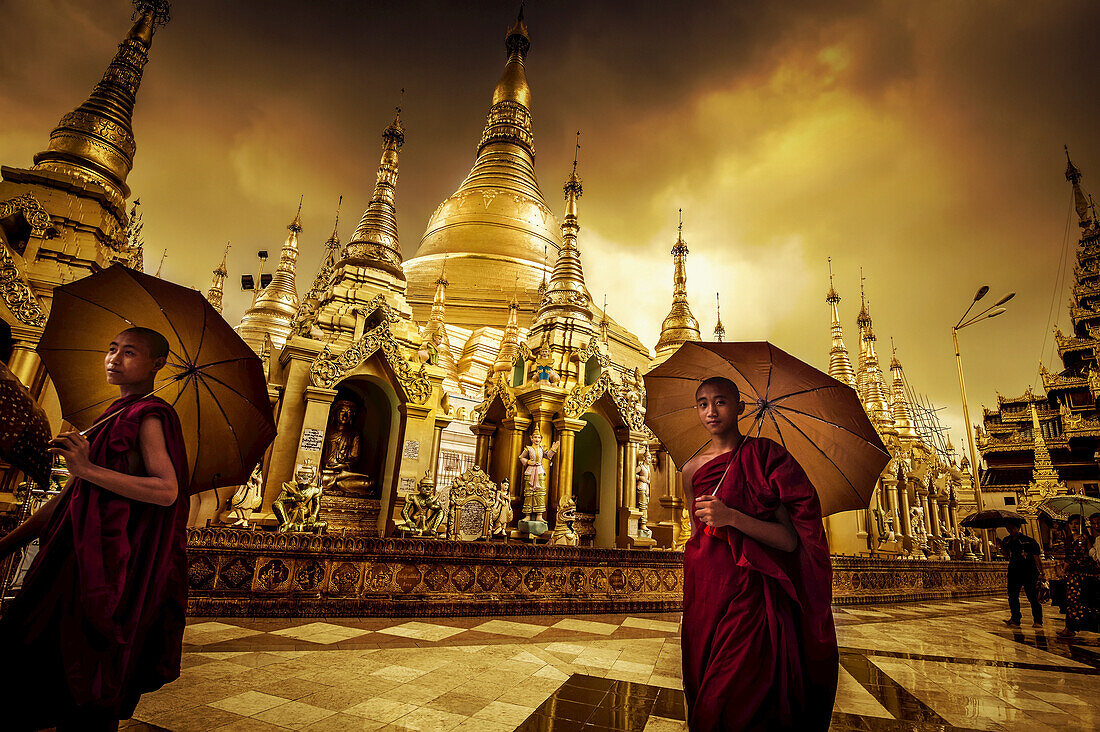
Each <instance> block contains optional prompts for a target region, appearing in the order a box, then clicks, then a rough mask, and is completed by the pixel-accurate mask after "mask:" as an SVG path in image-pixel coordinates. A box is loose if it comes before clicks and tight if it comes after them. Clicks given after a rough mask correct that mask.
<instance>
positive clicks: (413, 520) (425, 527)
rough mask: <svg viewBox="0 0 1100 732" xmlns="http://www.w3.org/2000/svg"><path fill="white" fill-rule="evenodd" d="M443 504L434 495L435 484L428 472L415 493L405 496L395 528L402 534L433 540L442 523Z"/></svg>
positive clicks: (437, 534)
mask: <svg viewBox="0 0 1100 732" xmlns="http://www.w3.org/2000/svg"><path fill="white" fill-rule="evenodd" d="M443 517H444V515H443V504H441V503H440V502H439V498H438V497H437V496H436V493H435V483H434V482H433V481H432V478H431V474H430V471H429V472H426V473H425V474H424V477H423V478H421V479H420V481H419V482H418V483H417V484H416V493H413V494H411V495H408V496H405V505H404V506H403V507H402V508H401V521H400V523H398V524H397V526H396V528H397V530H398V531H400V532H402V533H403V534H412V535H413V536H420V537H427V538H430V539H435V538H438V537H439V526H440V524H442V523H443Z"/></svg>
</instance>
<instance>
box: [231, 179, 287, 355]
mask: <svg viewBox="0 0 1100 732" xmlns="http://www.w3.org/2000/svg"><path fill="white" fill-rule="evenodd" d="M303 198H304V197H303ZM286 228H287V231H288V232H289V233H288V234H287V237H286V241H285V242H284V243H283V248H282V251H281V252H280V253H279V266H278V267H277V268H276V270H275V274H274V275H273V276H272V277H271V282H270V283H268V285H267V287H265V288H264V289H263V290H262V291H261V292H260V294H259V295H258V296H257V297H256V299H255V300H254V301H253V303H252V307H250V308H249V309H248V310H246V311H245V314H244V317H243V318H241V324H240V325H239V326H237V332H238V333H240V336H241V338H242V339H244V342H245V343H247V344H248V345H249V346H251V347H252V350H254V351H256V352H257V353H259V352H260V350H261V349H262V348H263V345H264V340H265V338H266V337H267V336H268V335H270V336H271V342H272V344H273V345H274V346H275V348H276V351H277V350H278V349H280V348H282V347H283V344H285V343H286V340H287V338H289V337H290V333H291V330H292V329H293V326H292V324H293V322H294V318H295V316H296V315H297V314H298V307H299V305H300V302H299V300H298V288H297V285H296V284H295V282H294V269H295V265H296V264H297V262H298V234H300V233H301V231H302V201H301V200H299V201H298V213H296V214H295V215H294V220H293V221H291V222H290V224H288V225H287V227H286Z"/></svg>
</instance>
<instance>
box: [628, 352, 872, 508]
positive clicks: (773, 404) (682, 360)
mask: <svg viewBox="0 0 1100 732" xmlns="http://www.w3.org/2000/svg"><path fill="white" fill-rule="evenodd" d="M712 376H723V377H725V378H727V379H729V380H730V381H732V382H733V383H734V384H736V385H737V388H738V389H739V391H740V392H741V399H742V401H744V402H745V404H746V409H745V411H744V412H743V413H742V414H741V416H740V418H739V419H738V428H739V429H740V431H741V433H742V434H744V435H746V436H749V437H764V438H768V439H771V440H774V441H775V442H778V443H780V444H781V445H783V446H784V447H785V448H786V449H787V451H788V452H789V453H790V454H791V455H792V456H793V457H794V459H795V460H796V461H797V462H798V463H799V465H801V466H802V469H803V470H804V471H805V472H806V475H807V477H809V479H810V482H811V483H812V484H813V485H814V488H815V489H816V491H817V495H818V498H819V500H820V501H821V511H822V514H823V515H826V516H827V515H829V514H832V513H837V512H839V511H848V510H853V509H861V508H866V507H867V505H868V503H869V502H870V499H871V495H872V494H873V492H874V488H875V484H876V483H877V481H878V477H879V475H880V474H881V472H882V470H883V469H884V468H885V467H886V464H887V463H888V462H889V461H890V454H889V453H888V452H887V451H886V447H885V445H883V443H882V440H881V439H880V438H879V436H878V433H877V432H876V431H875V428H874V425H873V424H871V421H870V419H868V417H867V413H866V412H865V411H864V408H863V404H862V403H861V402H860V400H859V397H858V396H857V395H856V392H855V390H854V389H852V388H851V387H850V386H848V385H846V384H843V383H841V382H839V381H837V380H836V379H834V378H832V377H831V376H829V375H827V374H825V373H822V372H821V371H819V370H817V369H815V368H813V367H812V366H810V365H808V364H806V363H804V362H802V361H800V360H799V359H797V358H795V357H794V356H791V355H790V354H788V353H786V352H785V351H783V350H781V349H779V348H777V347H776V346H773V345H772V344H771V343H768V342H766V341H753V342H744V343H698V342H688V343H685V344H684V345H682V346H681V347H680V348H679V350H677V351H676V352H675V353H674V354H672V356H670V357H669V358H668V359H667V360H666V361H665V362H664V363H662V364H661V365H659V366H657V367H656V368H655V369H653V370H652V371H650V372H649V373H648V374H645V376H644V379H645V386H646V424H647V425H648V426H649V428H650V429H651V430H652V431H653V433H654V434H655V435H656V436H657V439H659V440H660V441H661V444H662V445H663V446H664V448H665V449H666V450H667V451H668V454H669V456H670V457H671V458H672V461H673V462H674V463H675V464H676V465H677V466H681V467H682V466H683V465H684V464H686V463H687V462H688V460H690V459H691V458H692V457H694V456H695V455H698V454H699V453H700V452H701V451H703V450H704V449H705V448H706V447H707V445H708V444H709V442H710V434H709V433H708V432H707V431H706V429H705V428H704V427H703V425H702V424H701V423H700V422H699V418H698V415H697V409H696V406H695V391H696V390H697V389H698V387H699V385H700V384H701V383H702V382H703V381H704V380H705V379H708V378H710V377H712ZM742 444H743V443H742ZM734 457H735V459H734V460H731V461H730V464H731V465H732V463H733V462H735V461H736V456H734ZM719 485H721V481H720V482H719Z"/></svg>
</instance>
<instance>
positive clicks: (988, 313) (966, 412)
mask: <svg viewBox="0 0 1100 732" xmlns="http://www.w3.org/2000/svg"><path fill="white" fill-rule="evenodd" d="M987 292H989V286H988V285H982V286H981V287H979V288H978V292H977V294H976V295H974V300H973V301H972V302H971V303H970V307H968V308H967V309H966V312H965V313H963V315H962V317H961V318H959V322H958V323H955V325H954V326H953V327H952V328H951V340H952V341H953V342H954V344H955V366H956V367H957V368H958V370H959V392H961V394H962V403H963V420H964V422H965V424H964V427H965V428H966V441H967V444H968V445H969V446H970V475H971V480H972V481H973V484H974V503H975V504H976V505H977V508H978V510H979V511H981V510H982V509H983V508H984V506H983V501H982V486H981V478H980V477H979V473H978V451H977V449H976V448H975V447H974V428H973V427H972V426H971V424H970V409H969V407H968V406H967V404H966V381H965V380H964V379H963V366H962V356H961V355H960V354H959V331H960V330H962V329H963V328H965V327H967V326H968V325H973V324H974V323H977V322H979V321H982V320H988V319H989V318H995V317H997V316H998V315H1001V314H1003V313H1004V312H1005V310H1006V309H1005V308H1003V307H1001V306H1002V305H1004V304H1005V303H1006V302H1008V301H1009V300H1011V299H1012V298H1013V297H1015V296H1016V293H1015V292H1010V293H1008V294H1007V295H1005V296H1004V297H1002V298H1001V299H1000V300H998V301H997V302H995V303H993V304H992V305H990V306H989V307H988V308H986V309H985V310H983V311H981V312H980V313H978V314H977V315H973V316H970V311H971V310H973V309H974V305H976V304H977V302H978V301H979V300H981V299H982V298H983V297H985V295H986V293H987ZM967 316H970V317H967ZM982 555H983V556H984V557H985V559H986V561H991V560H992V555H991V553H990V550H989V532H988V531H985V530H983V531H982Z"/></svg>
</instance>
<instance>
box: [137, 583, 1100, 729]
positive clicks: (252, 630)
mask: <svg viewBox="0 0 1100 732" xmlns="http://www.w3.org/2000/svg"><path fill="white" fill-rule="evenodd" d="M834 614H835V617H836V621H837V626H838V636H839V641H840V647H841V670H840V687H839V691H838V694H837V703H836V707H835V710H834V714H833V728H834V729H836V730H848V729H852V730H872V731H878V730H914V729H916V730H933V729H936V730H942V729H981V730H1002V729H1003V730H1050V729H1065V730H1069V729H1095V728H1098V727H1100V643H1098V642H1097V636H1096V635H1095V634H1083V635H1081V636H1079V638H1078V639H1076V640H1075V641H1074V642H1073V643H1067V642H1064V641H1061V640H1059V639H1057V638H1056V637H1055V636H1054V633H1055V631H1056V630H1057V629H1058V628H1060V627H1061V625H1062V623H1061V619H1060V616H1058V615H1056V614H1052V615H1051V617H1049V618H1048V620H1047V628H1046V629H1045V632H1043V631H1040V632H1035V631H1033V630H1032V629H1031V628H1026V629H1024V630H1017V631H1012V630H1010V629H1008V628H1006V627H1005V626H1004V624H1003V623H1002V619H1003V618H1005V617H1007V614H1008V613H1007V602H1006V601H1005V600H1003V599H977V600H960V601H956V602H927V603H920V604H904V605H893V606H890V607H866V608H863V607H860V608H836V609H835V610H834ZM1048 614H1050V610H1049V608H1048ZM678 621H679V617H678V616H677V615H672V614H665V615H629V616H627V615H615V616H606V615H605V616H587V615H585V616H576V617H545V616H539V617H518V618H517V617H501V618H491V617H478V618H454V619H423V620H405V619H393V618H363V619H356V618H347V619H298V620H275V619H240V618H232V619H220V620H210V619H194V620H192V621H191V622H190V623H189V624H188V628H187V633H186V635H185V638H184V641H185V645H184V660H183V666H184V669H183V674H182V676H181V678H180V679H179V680H177V681H176V682H174V683H172V684H170V685H168V686H167V687H165V688H164V689H162V690H160V691H158V692H156V693H154V694H148V695H146V696H145V697H143V699H142V702H141V705H140V706H139V707H138V709H137V712H136V713H135V714H134V719H133V720H132V721H130V722H124V723H123V725H122V726H123V728H124V729H127V730H142V729H145V730H157V729H169V730H181V731H186V730H202V731H203V732H205V731H206V730H215V729H216V730H222V731H223V732H231V731H233V730H242V731H243V730H283V729H296V730H298V729H300V730H311V731H317V730H364V731H373V730H408V729H412V730H432V731H433V732H435V731H439V732H446V731H448V730H451V731H454V732H511V730H517V729H518V730H525V731H534V730H546V731H550V730H555V731H557V732H573V731H575V730H576V731H579V730H582V729H583V730H586V732H587V731H591V732H597V731H598V730H616V731H619V730H622V731H624V732H627V731H629V732H665V731H669V732H671V731H672V730H677V731H678V730H681V729H683V722H682V720H683V718H684V706H683V694H682V692H681V691H680V688H681V685H680V678H679V677H680V646H679V635H678V632H677V631H678Z"/></svg>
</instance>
